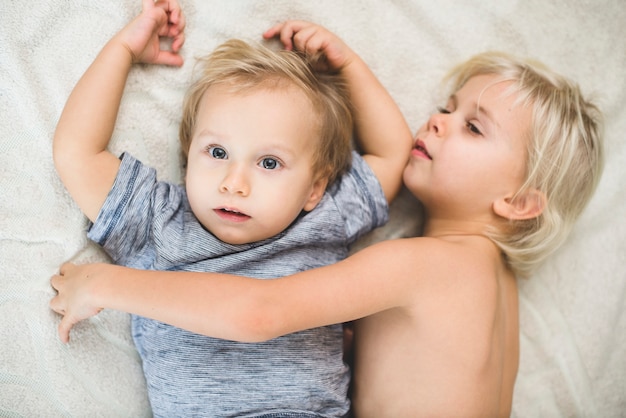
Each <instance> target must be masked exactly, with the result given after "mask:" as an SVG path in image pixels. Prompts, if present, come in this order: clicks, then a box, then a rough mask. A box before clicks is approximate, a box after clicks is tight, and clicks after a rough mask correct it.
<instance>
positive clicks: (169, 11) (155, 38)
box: [117, 0, 185, 67]
mask: <svg viewBox="0 0 626 418" xmlns="http://www.w3.org/2000/svg"><path fill="white" fill-rule="evenodd" d="M184 30H185V16H184V15H183V13H182V10H181V8H180V6H179V5H178V3H177V1H176V0H157V2H156V3H155V2H154V1H153V0H143V10H142V11H141V14H140V15H139V16H137V17H136V18H135V19H134V20H133V21H132V22H130V23H129V24H128V25H127V26H126V27H125V28H124V29H122V31H121V32H120V33H119V34H118V35H117V38H118V39H119V41H120V42H122V43H123V44H124V46H125V47H126V48H127V49H128V51H129V52H130V54H131V56H132V60H133V62H135V63H137V62H141V63H146V64H164V65H172V66H177V67H180V66H181V65H183V58H182V57H181V56H180V55H179V54H178V52H179V51H180V49H181V47H182V46H183V44H184V42H185V33H184ZM163 37H165V38H170V39H171V47H170V49H169V50H167V49H161V44H160V39H161V38H163Z"/></svg>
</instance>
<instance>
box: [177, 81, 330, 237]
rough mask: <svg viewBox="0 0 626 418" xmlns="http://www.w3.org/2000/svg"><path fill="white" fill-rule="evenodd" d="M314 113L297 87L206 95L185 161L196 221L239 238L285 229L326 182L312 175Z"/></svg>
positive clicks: (218, 233)
mask: <svg viewBox="0 0 626 418" xmlns="http://www.w3.org/2000/svg"><path fill="white" fill-rule="evenodd" d="M314 114H315V113H314V111H313V108H312V106H311V104H310V102H309V101H308V100H307V98H306V97H305V96H304V93H302V92H300V91H299V90H297V89H296V88H293V87H289V88H280V89H273V90H268V89H258V90H253V91H251V92H246V93H243V94H233V93H230V92H229V91H227V90H226V88H225V87H224V86H219V85H218V86H212V87H210V88H209V89H208V90H207V92H206V93H205V94H204V97H203V98H202V102H201V104H200V108H199V110H198V117H197V125H196V128H195V132H194V134H193V138H192V141H191V146H190V149H189V156H188V161H187V175H186V188H187V194H188V197H189V203H190V205H191V208H192V210H193V212H194V214H195V215H196V217H197V218H198V219H199V220H200V222H201V223H202V225H204V227H205V228H207V229H208V230H209V231H211V232H212V233H213V234H214V235H216V236H217V237H218V238H220V239H221V240H222V241H225V242H228V243H231V244H243V243H249V242H254V241H259V240H262V239H266V238H269V237H271V236H274V235H276V234H278V233H279V232H281V231H283V230H284V229H285V228H287V227H288V226H289V224H291V223H292V222H293V221H294V219H295V218H296V217H297V216H298V214H299V213H300V212H301V211H302V210H306V211H309V210H312V209H313V208H314V207H315V205H317V203H318V202H319V199H321V197H322V195H323V193H324V190H325V187H326V182H325V181H324V180H319V181H316V180H315V176H314V173H313V171H312V168H311V167H312V163H313V156H314V153H315V151H316V146H317V145H318V142H319V141H318V138H317V136H316V135H317V131H318V129H317V126H316V123H315V120H314V116H313V115H314Z"/></svg>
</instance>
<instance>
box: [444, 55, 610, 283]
mask: <svg viewBox="0 0 626 418" xmlns="http://www.w3.org/2000/svg"><path fill="white" fill-rule="evenodd" d="M478 75H496V76H498V77H499V78H500V81H510V82H512V85H511V87H510V90H509V92H510V93H512V94H517V103H518V104H519V105H522V106H526V107H529V108H530V110H531V122H530V126H529V129H528V131H527V133H526V134H527V135H528V138H529V140H528V141H527V153H526V156H525V158H526V173H525V182H524V184H523V186H522V187H521V189H520V190H519V193H524V191H526V190H530V189H536V190H539V191H541V192H542V193H543V194H544V195H545V196H546V202H545V207H544V209H543V212H542V213H541V214H540V215H539V216H538V217H536V218H533V219H529V220H508V221H507V222H505V223H504V225H500V227H496V228H493V229H491V230H489V231H487V236H488V237H489V238H491V239H492V240H493V241H494V242H495V243H496V244H497V245H498V246H499V247H500V249H501V250H502V251H503V253H504V256H505V259H506V260H507V262H508V265H509V266H510V268H511V269H512V271H513V272H514V273H515V274H516V275H517V276H520V277H527V276H529V275H530V274H531V273H532V272H533V271H534V270H535V269H536V267H537V266H538V265H540V264H541V263H542V262H543V261H544V260H545V259H546V258H547V257H548V256H549V255H550V254H552V253H553V252H554V251H555V250H556V249H557V248H558V247H559V246H560V245H561V244H563V242H564V241H565V239H566V238H567V236H568V234H569V233H570V231H571V229H572V227H573V225H574V222H575V221H576V219H577V218H578V217H579V215H580V214H581V213H582V211H583V209H584V208H585V206H586V205H587V203H588V202H589V200H590V199H591V196H592V195H593V193H594V191H595V189H596V186H597V184H598V182H599V180H600V177H601V173H602V169H603V166H604V150H603V143H602V136H603V120H602V119H603V118H602V114H601V112H600V110H599V108H598V107H597V106H596V105H595V104H593V103H592V102H591V101H588V100H587V99H585V98H584V97H583V95H582V93H581V91H580V88H579V86H578V85H577V84H576V83H573V82H572V81H570V80H568V79H566V78H565V77H563V76H561V75H558V74H556V73H554V72H553V71H551V70H549V69H548V68H547V67H545V66H544V65H542V64H540V63H538V62H536V61H532V60H523V59H519V58H516V57H513V56H511V55H507V54H504V53H499V52H487V53H483V54H479V55H476V56H474V57H473V58H471V59H469V60H468V61H467V62H465V63H463V64H461V65H459V66H458V67H456V68H455V69H453V70H452V72H451V73H450V75H449V76H448V77H447V80H449V81H451V88H452V91H457V90H459V89H460V88H461V87H462V86H463V85H464V84H465V83H466V82H467V81H468V80H469V79H470V78H472V77H474V76H478Z"/></svg>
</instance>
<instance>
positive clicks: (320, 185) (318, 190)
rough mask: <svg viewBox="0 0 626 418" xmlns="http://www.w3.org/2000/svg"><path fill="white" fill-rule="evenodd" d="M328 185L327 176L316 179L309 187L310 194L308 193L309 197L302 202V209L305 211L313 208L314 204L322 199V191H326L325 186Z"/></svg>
mask: <svg viewBox="0 0 626 418" xmlns="http://www.w3.org/2000/svg"><path fill="white" fill-rule="evenodd" d="M327 185H328V177H323V178H320V179H317V180H316V181H315V183H314V184H313V188H312V189H311V194H309V198H308V199H307V201H306V202H305V204H304V207H303V208H302V209H304V210H305V211H307V212H310V211H312V210H313V209H315V206H317V204H318V203H319V202H320V200H322V197H323V196H324V192H326V186H327Z"/></svg>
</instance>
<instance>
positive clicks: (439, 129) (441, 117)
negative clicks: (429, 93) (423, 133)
mask: <svg viewBox="0 0 626 418" xmlns="http://www.w3.org/2000/svg"><path fill="white" fill-rule="evenodd" d="M447 117H448V115H447V114H445V113H435V114H433V115H432V116H431V117H430V119H429V120H428V131H429V132H433V133H434V134H435V135H437V136H440V137H441V136H444V135H445V134H446V126H447Z"/></svg>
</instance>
